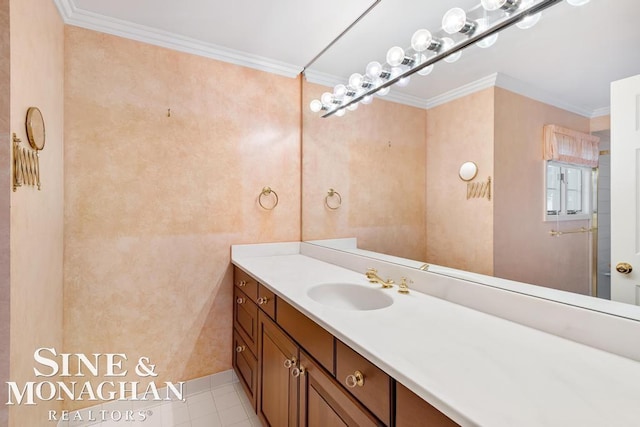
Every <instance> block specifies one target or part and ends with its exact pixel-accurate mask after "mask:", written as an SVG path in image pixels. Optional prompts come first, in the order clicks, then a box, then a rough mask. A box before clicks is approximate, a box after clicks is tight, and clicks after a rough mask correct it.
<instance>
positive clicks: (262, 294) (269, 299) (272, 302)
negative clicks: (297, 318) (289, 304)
mask: <svg viewBox="0 0 640 427" xmlns="http://www.w3.org/2000/svg"><path fill="white" fill-rule="evenodd" d="M256 302H257V303H258V305H259V306H260V308H261V309H262V310H263V311H264V312H265V313H267V314H268V315H269V317H271V318H272V319H275V318H276V295H275V294H274V293H273V292H271V291H270V290H269V289H267V288H266V287H265V286H264V285H262V284H260V283H258V298H257V299H256Z"/></svg>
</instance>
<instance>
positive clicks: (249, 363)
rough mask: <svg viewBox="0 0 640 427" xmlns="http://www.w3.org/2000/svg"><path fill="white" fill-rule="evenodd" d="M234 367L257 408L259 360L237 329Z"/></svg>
mask: <svg viewBox="0 0 640 427" xmlns="http://www.w3.org/2000/svg"><path fill="white" fill-rule="evenodd" d="M233 367H234V368H235V371H236V373H237V374H238V379H239V380H240V384H241V385H242V388H243V389H244V391H245V393H246V394H247V397H248V398H249V401H251V405H252V406H253V408H254V409H255V407H256V397H257V391H258V361H257V359H256V357H255V356H254V355H253V354H252V353H251V351H250V350H249V347H248V346H247V344H246V342H245V341H244V340H243V339H242V338H241V337H240V335H239V334H238V332H237V331H234V332H233Z"/></svg>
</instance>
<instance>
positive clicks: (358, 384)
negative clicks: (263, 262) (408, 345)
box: [233, 268, 457, 427]
mask: <svg viewBox="0 0 640 427" xmlns="http://www.w3.org/2000/svg"><path fill="white" fill-rule="evenodd" d="M234 284H235V286H234V309H233V316H234V322H233V330H234V332H233V347H234V353H233V367H234V369H235V371H236V373H237V375H238V378H239V379H240V382H241V384H242V386H243V388H244V390H245V392H246V393H247V396H248V397H249V399H250V400H251V402H252V403H253V406H254V408H255V409H256V413H257V414H258V417H259V418H260V421H261V422H262V423H263V424H264V425H265V426H269V427H293V426H300V427H306V426H309V427H315V426H317V427H332V426H353V427H361V426H395V427H408V426H435V427H449V426H455V425H457V424H455V423H454V422H453V421H451V420H450V419H449V418H447V417H446V416H445V415H443V414H442V413H440V412H439V411H438V410H437V409H435V408H434V407H433V406H431V405H429V404H428V403H427V402H425V401H424V400H422V399H421V398H420V397H419V396H417V395H415V394H413V393H412V392H411V391H410V390H408V389H406V388H405V387H403V386H402V385H401V384H399V383H396V381H394V379H393V378H391V377H390V376H388V375H387V374H386V373H385V372H383V371H382V370H381V369H380V368H378V367H377V366H375V365H374V364H372V363H371V362H370V361H368V360H367V359H366V358H364V357H363V356H362V355H360V354H358V353H357V352H355V351H354V350H352V349H351V348H349V347H348V346H347V345H345V344H344V343H342V342H340V341H338V340H337V339H335V337H334V336H333V335H331V334H330V333H329V332H328V331H327V330H325V329H323V328H322V327H321V326H319V325H318V324H317V323H315V322H314V321H313V320H311V319H309V318H308V317H307V316H305V315H304V314H302V313H300V312H299V311H298V310H297V309H296V308H295V307H293V306H291V305H290V304H288V303H287V302H286V301H284V300H283V299H281V298H279V297H278V296H277V295H275V294H274V293H273V292H271V291H270V290H269V289H267V288H266V287H265V286H263V285H262V284H260V283H258V282H257V281H256V280H254V279H252V278H251V276H249V275H248V274H246V273H245V272H243V271H242V270H240V269H238V268H235V270H234Z"/></svg>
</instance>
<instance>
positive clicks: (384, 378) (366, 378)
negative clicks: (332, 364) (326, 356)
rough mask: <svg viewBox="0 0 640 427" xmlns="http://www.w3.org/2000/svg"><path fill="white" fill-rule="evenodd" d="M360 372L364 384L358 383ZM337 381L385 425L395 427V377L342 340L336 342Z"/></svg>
mask: <svg viewBox="0 0 640 427" xmlns="http://www.w3.org/2000/svg"><path fill="white" fill-rule="evenodd" d="M357 372H359V373H360V374H362V381H361V382H358V383H357V384H355V383H354V382H355V381H354V380H355V379H356V378H357V377H358V375H357V374H356V373H357ZM336 380H337V381H338V382H340V383H341V384H342V385H344V386H345V387H346V388H347V390H349V392H351V394H353V395H354V396H355V397H356V398H357V399H358V400H359V401H360V402H362V403H363V404H364V406H366V407H367V408H369V410H370V411H371V412H373V413H374V414H375V415H376V416H377V417H378V418H379V419H380V420H381V421H382V422H383V423H384V424H385V425H391V395H392V394H391V388H392V381H391V377H389V376H388V375H387V374H385V373H384V372H383V371H382V370H381V369H380V368H378V367H376V366H375V365H374V364H372V363H371V362H369V361H368V360H367V359H365V358H364V357H362V356H360V355H359V354H358V353H356V352H355V351H353V350H352V349H351V348H349V347H347V346H346V345H345V344H344V343H342V342H340V341H338V340H336Z"/></svg>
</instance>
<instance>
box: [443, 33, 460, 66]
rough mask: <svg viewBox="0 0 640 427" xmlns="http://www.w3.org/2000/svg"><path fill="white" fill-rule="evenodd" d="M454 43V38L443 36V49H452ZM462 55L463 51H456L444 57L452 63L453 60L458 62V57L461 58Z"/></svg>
mask: <svg viewBox="0 0 640 427" xmlns="http://www.w3.org/2000/svg"><path fill="white" fill-rule="evenodd" d="M453 45H454V42H453V40H452V39H450V38H449V37H443V38H442V50H443V51H445V52H446V51H447V50H449V49H451V48H452V47H453ZM461 56H462V52H460V51H458V52H456V53H454V54H453V55H449V56H447V57H446V58H444V60H445V61H447V62H449V63H451V62H456V61H457V60H458V59H460V57H461Z"/></svg>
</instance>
